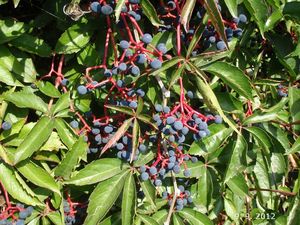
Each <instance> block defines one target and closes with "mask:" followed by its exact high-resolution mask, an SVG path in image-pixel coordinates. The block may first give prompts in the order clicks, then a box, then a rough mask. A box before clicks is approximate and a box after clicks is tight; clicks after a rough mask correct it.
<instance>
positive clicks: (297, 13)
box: [282, 1, 300, 21]
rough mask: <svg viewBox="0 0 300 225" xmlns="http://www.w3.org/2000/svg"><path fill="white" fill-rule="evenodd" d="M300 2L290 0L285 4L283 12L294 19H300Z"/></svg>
mask: <svg viewBox="0 0 300 225" xmlns="http://www.w3.org/2000/svg"><path fill="white" fill-rule="evenodd" d="M299 9H300V2H297V1H290V2H287V3H285V4H284V7H283V10H282V13H283V15H284V16H287V17H289V18H292V19H296V20H298V21H299V20H300V10H299Z"/></svg>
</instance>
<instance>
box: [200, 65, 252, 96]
mask: <svg viewBox="0 0 300 225" xmlns="http://www.w3.org/2000/svg"><path fill="white" fill-rule="evenodd" d="M203 70H205V71H208V72H210V73H212V74H214V75H216V76H217V77H220V78H221V79H222V80H223V81H224V83H225V84H227V85H228V86H229V87H231V88H232V89H233V90H235V91H236V92H237V93H238V94H240V95H242V96H244V97H246V98H247V99H251V100H253V97H252V88H251V83H250V81H249V79H248V78H247V77H246V75H245V74H244V73H243V71H242V70H240V69H239V68H238V67H235V66H233V65H232V64H229V63H226V62H214V63H212V64H210V65H209V66H206V67H204V68H203Z"/></svg>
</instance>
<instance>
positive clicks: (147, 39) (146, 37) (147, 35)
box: [142, 33, 152, 44]
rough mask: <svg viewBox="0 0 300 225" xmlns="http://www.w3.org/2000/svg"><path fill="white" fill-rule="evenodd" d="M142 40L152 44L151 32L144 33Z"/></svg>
mask: <svg viewBox="0 0 300 225" xmlns="http://www.w3.org/2000/svg"><path fill="white" fill-rule="evenodd" d="M142 41H143V42H144V43H145V44H150V43H151V41H152V36H151V34H148V33H146V34H144V35H143V37H142Z"/></svg>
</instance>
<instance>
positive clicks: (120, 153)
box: [117, 151, 122, 159]
mask: <svg viewBox="0 0 300 225" xmlns="http://www.w3.org/2000/svg"><path fill="white" fill-rule="evenodd" d="M117 157H118V158H119V159H121V158H122V151H118V153H117Z"/></svg>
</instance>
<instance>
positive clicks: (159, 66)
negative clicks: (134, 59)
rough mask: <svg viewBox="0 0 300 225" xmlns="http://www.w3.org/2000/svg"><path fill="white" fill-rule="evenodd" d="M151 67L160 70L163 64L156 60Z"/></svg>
mask: <svg viewBox="0 0 300 225" xmlns="http://www.w3.org/2000/svg"><path fill="white" fill-rule="evenodd" d="M150 66H151V67H152V68H153V69H159V68H161V66H162V63H161V61H159V60H158V59H154V60H153V61H152V62H151V63H150Z"/></svg>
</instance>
